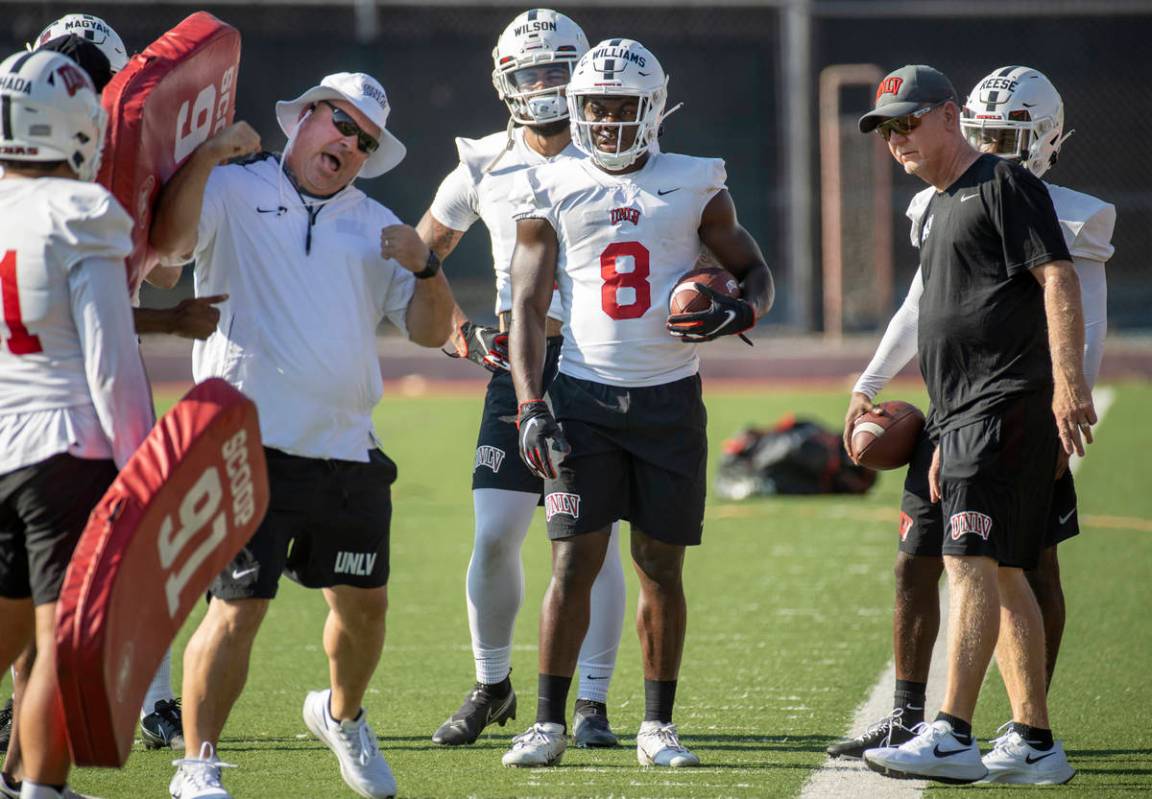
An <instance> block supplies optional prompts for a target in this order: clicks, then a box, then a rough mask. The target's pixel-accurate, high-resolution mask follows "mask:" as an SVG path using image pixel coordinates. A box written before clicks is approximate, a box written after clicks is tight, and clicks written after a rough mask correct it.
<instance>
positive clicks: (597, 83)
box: [568, 39, 668, 172]
mask: <svg viewBox="0 0 1152 799" xmlns="http://www.w3.org/2000/svg"><path fill="white" fill-rule="evenodd" d="M596 96H599V97H635V98H637V101H638V108H637V110H636V119H635V121H631V122H621V121H615V122H597V121H594V120H588V119H585V114H584V106H585V103H586V101H589V100H591V99H592V98H593V97H596ZM667 101H668V78H667V76H665V74H664V69H663V68H662V67H661V66H660V62H659V61H657V60H656V56H654V55H652V53H651V51H649V50H648V48H647V47H645V46H644V45H642V44H640V42H637V41H634V40H632V39H605V40H604V41H602V42H600V43H599V44H598V45H596V46H595V47H593V48H592V49H591V50H589V51H588V52H587V53H586V54H585V55H584V57H583V58H581V59H580V61H579V62H578V63H577V64H576V70H575V71H574V72H573V74H572V82H571V83H569V84H568V116H569V118H570V120H569V124H570V125H571V127H572V142H573V143H574V144H575V145H576V147H577V148H578V149H579V150H580V151H581V152H583V153H586V154H587V155H588V156H589V157H590V158H591V159H592V160H593V161H594V162H596V164H598V165H599V166H601V167H603V168H604V169H607V170H610V171H613V172H617V171H619V170H621V169H626V168H628V167H629V166H631V165H632V164H634V163H635V162H636V160H637V159H638V158H640V156H642V155H643V154H644V153H646V152H648V150H649V148H651V147H652V146H653V145H654V144H655V142H656V135H657V134H658V133H659V132H660V122H661V121H662V120H663V119H664V116H665V114H664V104H665V103H666V102H667ZM610 128H615V129H616V136H615V138H616V143H615V151H608V150H603V149H601V148H600V147H598V146H597V145H596V134H597V132H601V133H602V132H603V131H605V130H606V129H610ZM630 128H634V129H635V131H636V136H635V138H634V139H633V140H632V142H631V144H629V145H628V146H627V147H624V146H623V144H624V140H625V139H626V138H627V137H626V135H625V134H626V132H627V131H628V129H630Z"/></svg>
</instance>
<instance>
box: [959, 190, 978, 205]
mask: <svg viewBox="0 0 1152 799" xmlns="http://www.w3.org/2000/svg"><path fill="white" fill-rule="evenodd" d="M979 196H980V192H976V193H975V194H966V195H964V196H962V197H961V198H960V202H962V203H966V202H968V201H969V200H971V199H974V198H976V197H979Z"/></svg>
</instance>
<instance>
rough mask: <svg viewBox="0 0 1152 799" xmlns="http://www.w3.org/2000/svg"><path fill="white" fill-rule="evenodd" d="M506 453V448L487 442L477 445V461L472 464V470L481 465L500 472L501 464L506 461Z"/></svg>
mask: <svg viewBox="0 0 1152 799" xmlns="http://www.w3.org/2000/svg"><path fill="white" fill-rule="evenodd" d="M504 454H505V453H504V450H502V449H497V448H496V447H491V446H488V445H487V444H484V445H483V446H479V447H477V448H476V462H475V463H473V464H472V471H476V470H477V469H479V468H480V467H481V466H487V467H488V468H489V469H491V470H492V471H493V472H499V471H500V465H501V464H502V463H504Z"/></svg>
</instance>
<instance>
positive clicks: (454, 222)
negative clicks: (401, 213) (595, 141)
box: [432, 128, 584, 319]
mask: <svg viewBox="0 0 1152 799" xmlns="http://www.w3.org/2000/svg"><path fill="white" fill-rule="evenodd" d="M456 149H457V151H458V152H459V153H460V164H459V165H458V166H457V167H456V168H455V169H454V170H452V172H451V173H449V175H448V177H446V178H444V181H443V182H442V183H441V184H440V188H439V190H438V191H437V192H436V198H435V199H434V200H433V201H432V216H434V217H435V218H436V220H437V221H438V222H440V224H442V225H446V226H448V227H450V228H452V229H453V230H461V231H464V230H468V229H469V228H470V227H472V225H473V224H474V223H475V222H476V220H477V219H483V220H484V225H485V226H486V227H487V228H488V235H489V237H491V239H492V266H493V268H494V269H495V272H496V313H497V314H500V313H503V312H505V311H510V310H512V283H511V281H510V279H509V275H510V273H511V266H512V252H513V251H514V250H515V249H516V220H514V219H513V218H512V213H513V199H512V192H513V190H514V184H515V180H516V176H517V175H518V174H520V173H521V172H523V171H524V170H525V169H528V168H530V167H534V166H539V165H541V164H548V163H552V162H555V161H567V160H570V159H573V158H584V154H583V153H581V152H580V151H579V150H577V149H576V147H575V146H573V145H572V144H571V143H569V145H568V146H567V147H565V148H564V149H563V150H562V151H560V152H559V153H558V154H556V155H555V156H553V157H551V158H548V157H546V156H543V155H541V154H540V153H538V152H536V151H535V150H533V149H532V148H531V147H529V146H528V145H527V144H525V143H524V129H523V128H517V129H516V130H515V132H514V133H513V136H512V148H511V149H509V148H508V133H507V132H506V131H500V132H499V133H493V134H492V135H491V136H485V137H484V138H483V139H457V140H456ZM548 315H549V316H551V317H552V318H553V319H559V318H560V297H559V294H554V295H553V297H552V305H551V306H550V307H549V309H548Z"/></svg>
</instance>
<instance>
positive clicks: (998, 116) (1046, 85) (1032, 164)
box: [960, 67, 1071, 177]
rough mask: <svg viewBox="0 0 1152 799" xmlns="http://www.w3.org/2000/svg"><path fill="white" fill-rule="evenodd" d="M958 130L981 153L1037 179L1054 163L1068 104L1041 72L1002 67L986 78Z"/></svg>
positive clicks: (966, 106)
mask: <svg viewBox="0 0 1152 799" xmlns="http://www.w3.org/2000/svg"><path fill="white" fill-rule="evenodd" d="M960 129H961V130H962V131H963V133H964V136H965V138H966V139H967V140H968V142H969V143H970V144H971V145H972V146H973V147H975V148H976V149H977V150H979V151H980V152H984V153H991V154H993V155H998V156H1000V157H1001V158H1004V159H1007V160H1012V161H1017V162H1018V163H1020V164H1021V166H1023V167H1025V168H1026V169H1027V170H1028V171H1029V172H1031V173H1032V174H1034V175H1035V176H1036V177H1041V176H1042V175H1043V174H1044V173H1045V172H1047V171H1048V169H1049V168H1050V167H1051V166H1052V165H1053V164H1055V163H1056V159H1057V157H1058V156H1059V154H1060V145H1061V144H1063V143H1064V140H1065V139H1067V138H1068V136H1069V135H1071V132H1069V133H1068V134H1065V133H1064V132H1063V130H1064V103H1063V101H1062V100H1061V99H1060V95H1059V93H1058V92H1057V91H1056V88H1055V87H1054V86H1053V85H1052V83H1051V82H1050V81H1049V80H1048V78H1046V77H1044V75H1042V74H1041V73H1039V72H1037V71H1036V70H1034V69H1029V68H1028V67H1004V68H1000V69H998V70H995V71H994V72H992V73H991V74H989V75H987V76H986V77H984V78H982V79H981V80H980V82H979V83H977V84H976V87H975V88H974V89H973V90H972V93H971V94H970V95H969V97H968V100H967V102H965V103H964V108H963V112H962V113H961V116H960Z"/></svg>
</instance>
